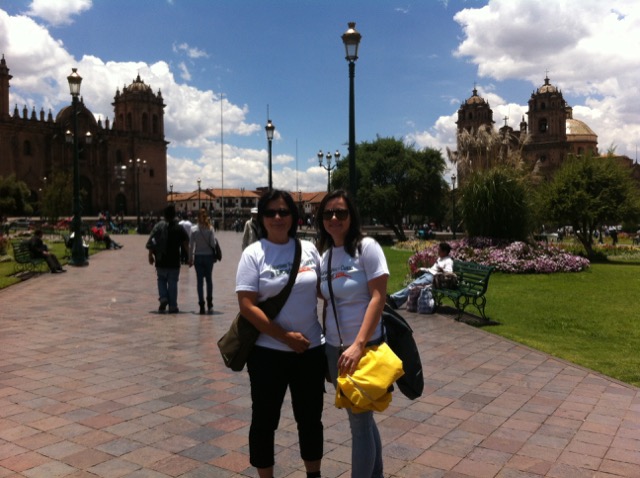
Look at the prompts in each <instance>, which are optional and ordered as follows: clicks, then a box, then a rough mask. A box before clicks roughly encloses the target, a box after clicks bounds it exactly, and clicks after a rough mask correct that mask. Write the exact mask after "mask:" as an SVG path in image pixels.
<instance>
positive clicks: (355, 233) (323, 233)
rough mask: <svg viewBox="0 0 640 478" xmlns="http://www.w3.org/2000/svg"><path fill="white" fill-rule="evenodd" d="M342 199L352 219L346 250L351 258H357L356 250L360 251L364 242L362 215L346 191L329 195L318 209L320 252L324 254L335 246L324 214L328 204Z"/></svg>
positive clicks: (345, 244)
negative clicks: (361, 224)
mask: <svg viewBox="0 0 640 478" xmlns="http://www.w3.org/2000/svg"><path fill="white" fill-rule="evenodd" d="M336 198H342V199H344V202H345V203H346V205H347V209H348V210H349V217H350V218H351V222H350V224H349V230H348V231H347V235H346V236H345V238H344V250H345V251H347V254H349V255H350V256H351V257H355V255H356V250H358V251H359V250H360V242H361V241H362V237H363V234H362V230H361V229H360V215H359V214H358V210H357V209H356V207H355V205H354V204H353V201H352V200H351V198H350V197H349V195H348V194H347V192H346V191H345V190H344V189H338V190H336V191H333V192H331V193H329V194H327V195H326V196H325V197H324V199H323V200H322V201H321V202H320V206H319V207H318V212H317V214H316V227H317V228H318V233H319V235H318V250H319V251H320V253H322V252H324V251H325V250H326V249H329V247H332V246H333V238H332V237H331V235H330V234H329V233H328V232H327V230H326V229H325V228H324V223H323V220H322V213H323V212H324V210H325V209H326V207H327V203H328V202H329V201H331V200H333V199H336Z"/></svg>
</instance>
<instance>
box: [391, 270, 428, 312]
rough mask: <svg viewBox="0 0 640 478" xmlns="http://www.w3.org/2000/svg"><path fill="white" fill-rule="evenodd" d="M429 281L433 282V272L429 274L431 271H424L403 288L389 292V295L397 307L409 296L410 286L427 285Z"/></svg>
mask: <svg viewBox="0 0 640 478" xmlns="http://www.w3.org/2000/svg"><path fill="white" fill-rule="evenodd" d="M431 283H433V274H431V272H425V273H424V274H422V275H421V276H420V277H418V278H417V279H415V280H414V281H413V282H411V283H410V284H409V285H408V286H407V287H405V288H404V289H401V290H399V291H398V292H394V293H393V294H391V296H390V297H391V298H392V299H393V301H394V302H395V303H396V305H397V306H398V307H400V306H401V305H402V304H404V303H405V302H406V301H407V299H408V298H409V289H410V288H412V287H415V286H417V285H429V284H431Z"/></svg>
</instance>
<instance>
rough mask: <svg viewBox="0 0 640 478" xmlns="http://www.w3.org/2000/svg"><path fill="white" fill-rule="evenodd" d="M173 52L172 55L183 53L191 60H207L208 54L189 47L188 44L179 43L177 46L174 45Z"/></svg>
mask: <svg viewBox="0 0 640 478" xmlns="http://www.w3.org/2000/svg"><path fill="white" fill-rule="evenodd" d="M173 51H174V53H180V52H184V53H186V55H187V56H188V57H189V58H191V59H195V58H209V54H208V53H207V52H206V51H204V50H200V49H199V48H195V47H191V46H189V44H188V43H180V44H179V45H176V44H175V43H174V44H173Z"/></svg>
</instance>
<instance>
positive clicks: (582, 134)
mask: <svg viewBox="0 0 640 478" xmlns="http://www.w3.org/2000/svg"><path fill="white" fill-rule="evenodd" d="M566 131H567V140H568V141H577V140H579V141H585V140H586V141H597V140H598V135H596V134H595V133H594V131H593V130H592V129H591V128H589V126H588V125H587V124H586V123H585V122H583V121H580V120H577V119H567V129H566Z"/></svg>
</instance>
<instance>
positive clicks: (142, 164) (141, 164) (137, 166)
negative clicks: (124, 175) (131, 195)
mask: <svg viewBox="0 0 640 478" xmlns="http://www.w3.org/2000/svg"><path fill="white" fill-rule="evenodd" d="M129 167H130V168H132V169H133V174H134V178H133V180H134V186H135V193H136V217H137V228H138V229H137V230H138V234H141V233H142V231H141V220H140V170H141V169H142V170H145V171H146V169H147V160H146V159H145V160H141V159H140V158H138V159H136V160H135V161H134V160H133V159H130V160H129Z"/></svg>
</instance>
